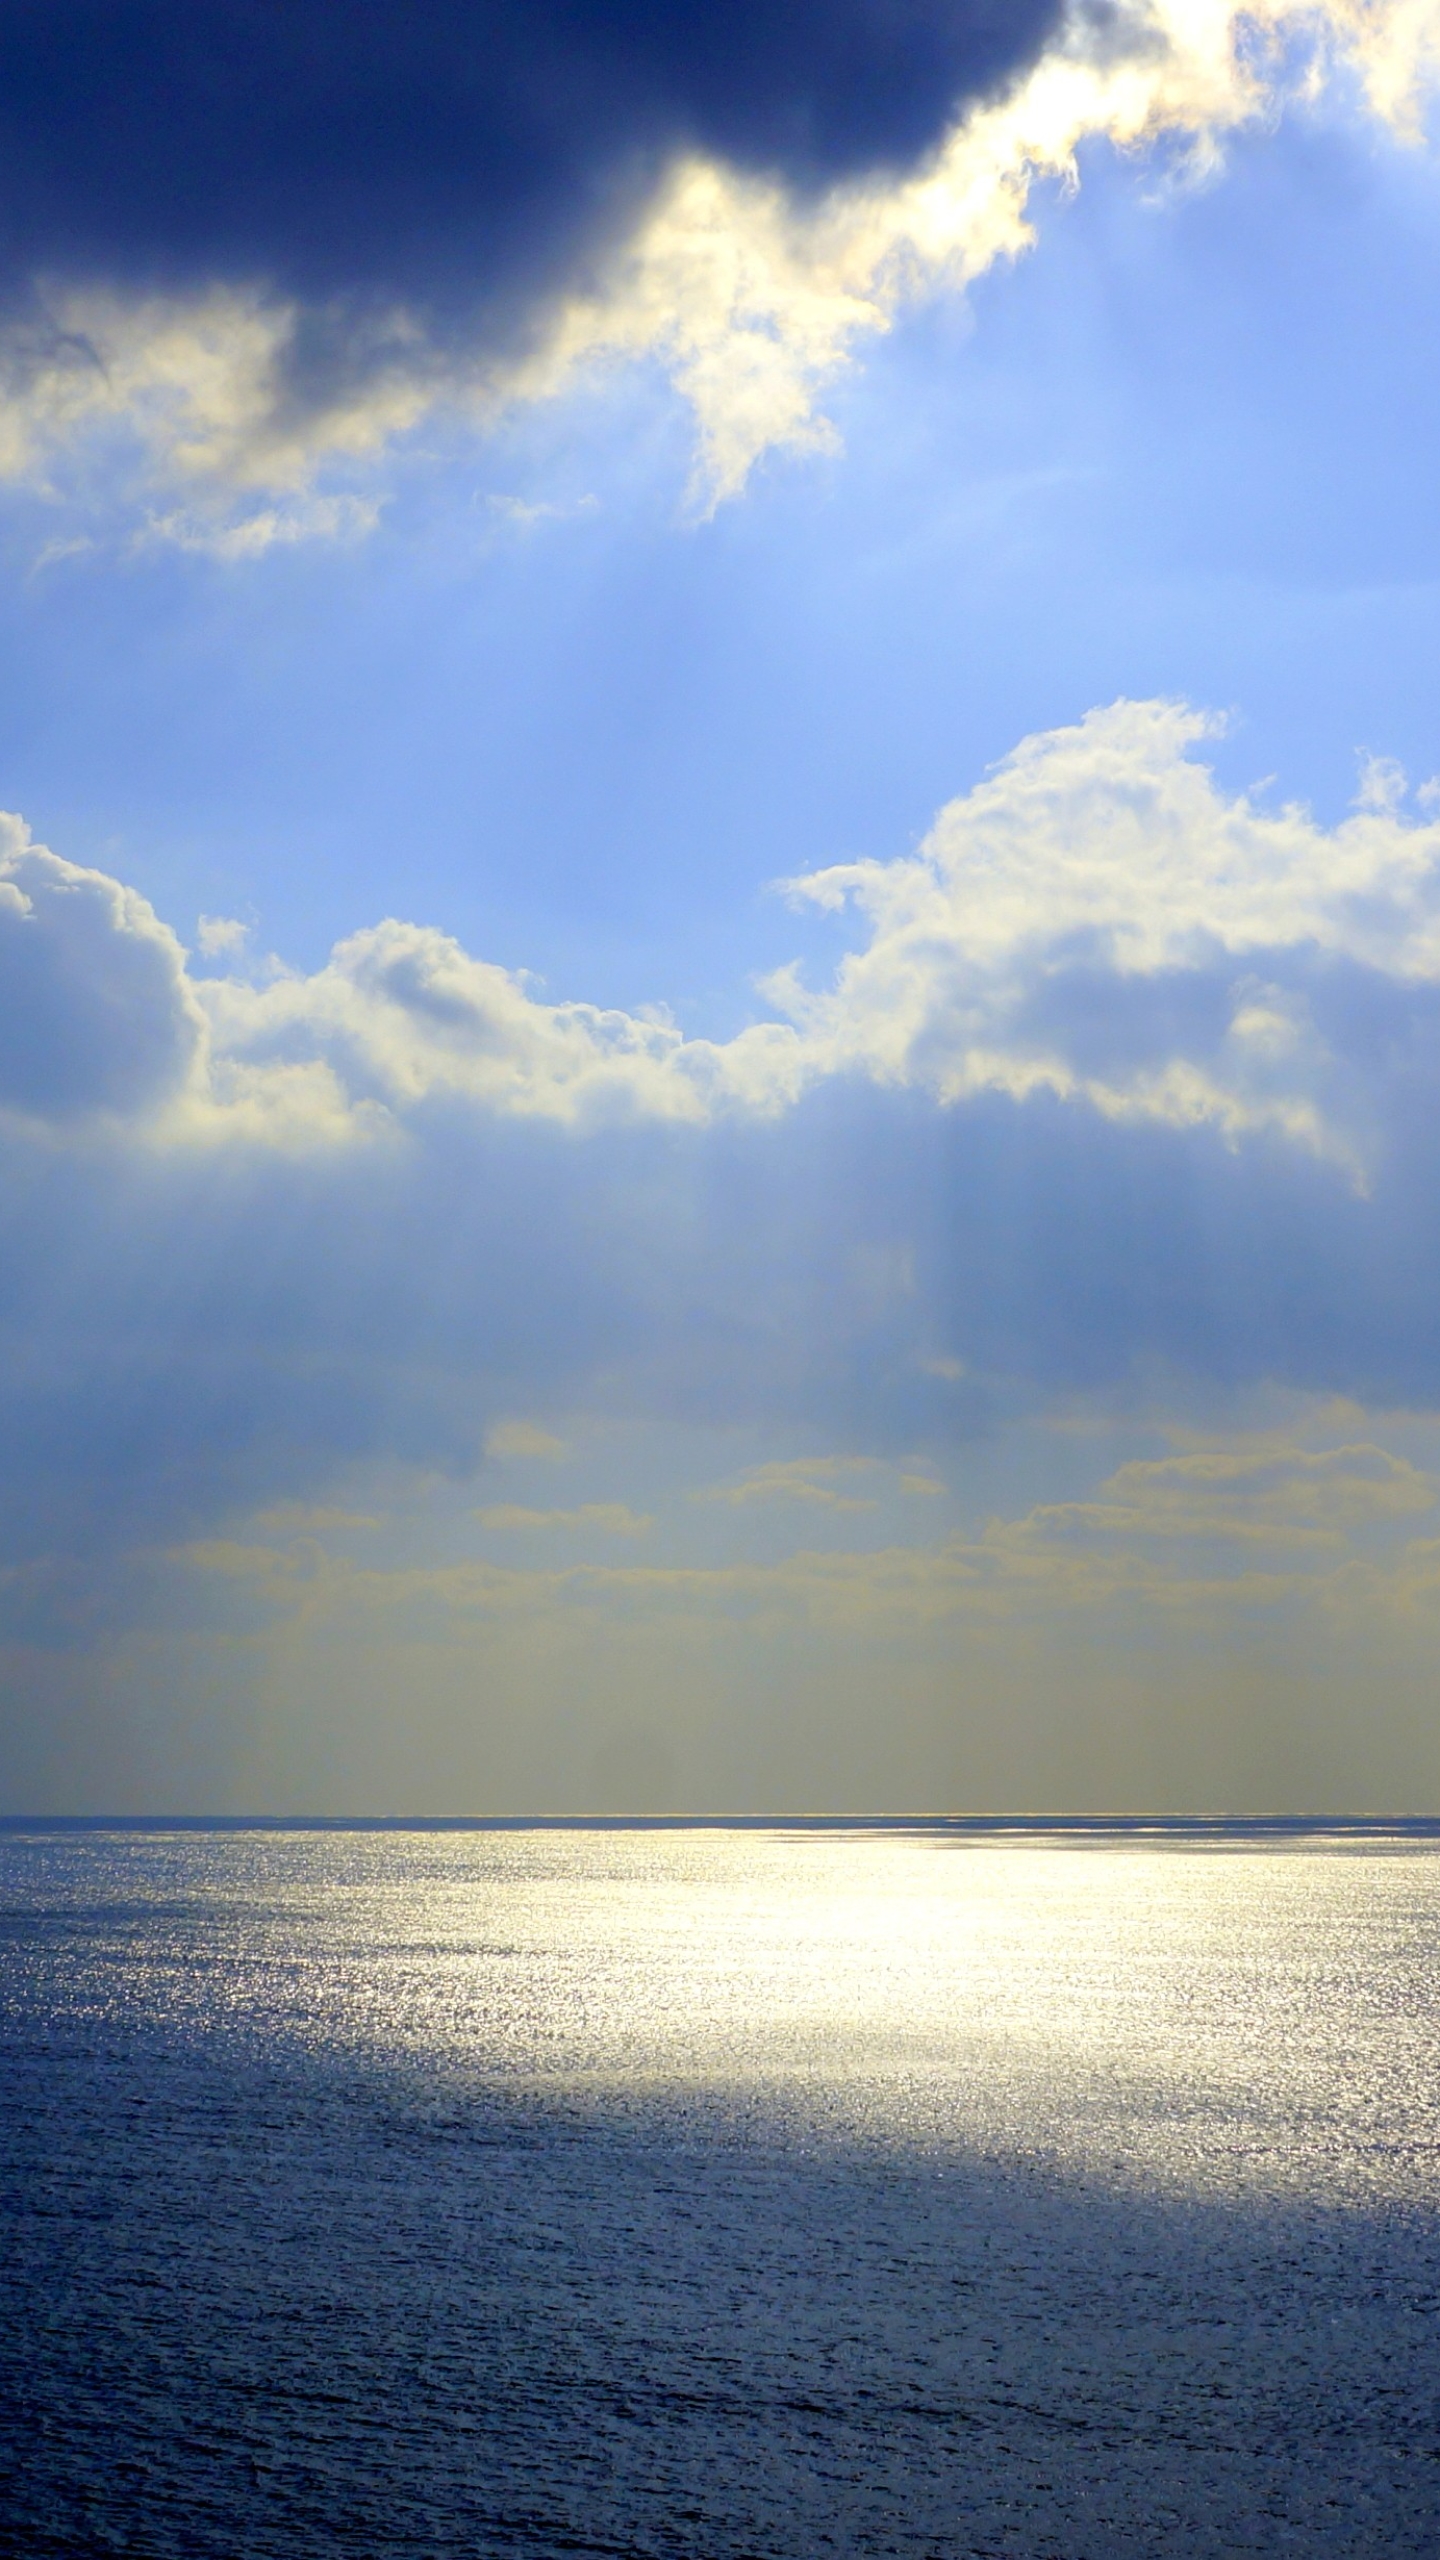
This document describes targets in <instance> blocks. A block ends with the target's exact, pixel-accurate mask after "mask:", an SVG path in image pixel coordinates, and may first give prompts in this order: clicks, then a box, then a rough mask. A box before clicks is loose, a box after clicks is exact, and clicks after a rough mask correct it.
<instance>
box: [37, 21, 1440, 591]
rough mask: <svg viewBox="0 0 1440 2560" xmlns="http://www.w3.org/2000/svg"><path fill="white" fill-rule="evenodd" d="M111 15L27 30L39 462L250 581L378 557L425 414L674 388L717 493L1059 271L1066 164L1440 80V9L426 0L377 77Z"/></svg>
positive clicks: (297, 30)
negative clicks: (393, 493) (467, 6)
mask: <svg viewBox="0 0 1440 2560" xmlns="http://www.w3.org/2000/svg"><path fill="white" fill-rule="evenodd" d="M78 9H79V0H72V5H71V6H70V7H69V8H62V9H58V10H55V11H52V12H46V13H45V15H44V21H43V24H44V33H43V35H42V34H41V32H40V29H41V24H42V21H41V19H40V17H39V16H38V15H37V14H36V13H32V12H30V11H18V10H16V9H13V8H12V9H11V10H10V12H9V13H8V18H7V17H3V16H0V96H7V97H8V100H9V104H8V108H7V110H6V113H8V117H9V121H10V127H11V131H10V137H9V148H8V149H7V151H6V152H5V153H4V154H3V155H0V158H3V164H4V166H5V168H6V172H7V176H6V181H5V183H6V184H7V185H8V188H9V193H10V205H9V220H10V230H9V238H10V240H11V243H12V247H11V256H12V260H13V261H14V262H15V263H14V276H15V294H12V317H11V319H10V321H9V322H8V324H7V325H6V326H5V328H4V330H3V332H0V335H3V348H0V374H3V377H4V381H5V384H6V398H5V401H4V404H3V407H0V471H3V472H5V473H7V474H8V475H9V476H11V477H12V478H14V477H19V478H27V479H29V480H30V481H31V482H32V483H38V484H40V485H47V484H48V485H50V486H51V487H54V488H57V489H58V487H59V486H60V482H61V481H62V480H63V476H64V468H65V464H66V457H67V456H72V457H73V456H75V455H77V454H80V453H84V452H87V451H90V450H91V449H92V448H93V447H94V445H95V442H96V440H97V439H99V440H100V441H101V442H102V443H103V442H105V441H106V440H108V442H109V444H110V445H111V446H112V447H117V439H118V447H117V450H119V451H121V452H123V450H124V449H125V448H126V447H128V449H129V450H130V452H131V455H132V459H133V464H134V472H135V474H136V475H138V476H137V477H136V479H135V486H134V487H133V488H132V490H131V492H130V500H129V503H131V504H132V506H138V507H139V510H140V515H141V521H142V523H143V524H146V525H148V527H149V530H150V532H151V533H152V535H160V536H165V537H168V538H171V539H175V540H178V541H181V542H182V543H184V544H186V545H187V546H189V547H192V548H194V547H202V548H208V549H210V550H213V551H216V552H217V553H219V554H220V556H222V557H224V556H228V557H236V558H239V557H244V556H248V555H250V554H253V553H255V552H258V551H260V550H262V549H264V548H265V547H266V546H267V545H268V544H269V543H271V542H274V541H287V542H289V541H296V540H300V539H305V538H310V537H313V536H325V535H329V536H332V537H333V536H336V535H354V534H355V533H356V532H359V531H362V530H363V529H364V527H365V525H366V523H368V522H370V521H373V516H374V505H375V502H374V500H373V499H371V498H366V497H364V496H363V494H362V495H358V496H357V494H356V493H355V492H354V491H353V490H348V489H346V488H343V487H342V488H339V489H333V488H332V489H330V490H328V491H325V490H320V491H317V489H316V485H315V484H316V483H317V481H321V480H326V479H333V478H334V476H335V475H336V474H337V473H338V474H339V475H340V477H341V478H342V480H343V478H344V476H345V475H346V474H347V473H348V474H351V475H353V474H354V473H355V472H356V471H357V470H359V471H362V472H366V471H373V468H374V466H375V465H376V463H377V462H378V461H379V459H380V457H381V456H382V455H383V454H384V452H385V450H386V448H387V447H388V446H390V445H391V444H392V443H393V442H394V441H395V440H396V439H397V438H403V437H405V436H406V435H407V434H409V433H410V432H411V431H412V430H414V429H415V428H416V427H417V426H418V425H420V423H421V422H422V421H429V422H430V424H431V425H432V426H436V425H443V424H445V423H446V422H447V421H448V423H449V426H450V427H451V429H452V430H455V431H459V432H465V433H473V432H475V431H476V430H477V429H483V428H484V427H485V426H486V425H488V424H489V423H491V422H493V421H494V419H495V418H496V417H497V416H498V415H500V414H502V413H503V412H504V411H505V410H506V409H507V408H509V407H511V406H513V405H514V404H515V403H517V402H521V403H523V402H529V401H533V400H537V399H549V398H553V397H555V396H557V395H559V394H561V393H563V392H566V391H568V390H570V389H573V388H574V387H575V386H576V385H577V383H581V382H585V381H589V380H592V379H594V378H595V377H596V375H597V374H603V373H604V372H605V371H607V370H608V369H612V368H613V367H615V366H616V365H623V364H631V363H635V362H646V363H657V362H658V363H659V364H660V365H661V366H662V367H663V368H664V369H665V370H666V371H667V372H668V374H669V376H670V377H671V379H672V380H673V382H674V383H675V385H676V387H677V389H678V391H679V392H680V394H681V396H682V397H683V398H684V399H685V400H686V401H687V402H688V403H689V405H690V407H691V409H692V411H693V413H694V417H695V421H696V430H697V454H696V470H695V479H694V484H693V489H692V497H693V500H694V503H695V504H696V506H697V507H699V508H701V509H704V508H706V507H709V506H712V505H714V504H715V503H717V502H718V501H719V500H721V499H723V498H725V497H728V496H731V495H733V494H734V493H735V492H736V491H738V490H739V489H740V488H741V487H742V486H743V484H744V482H745V480H746V477H747V476H748V474H749V472H750V471H751V469H752V468H753V466H754V464H755V463H756V461H757V460H758V459H759V457H760V456H761V455H762V454H764V453H766V452H767V451H770V450H772V449H782V450H784V449H789V450H792V451H801V452H803V451H806V450H816V449H824V448H825V447H826V446H828V445H829V444H831V443H833V441H834V438H833V432H832V430H831V428H830V426H829V424H828V422H827V421H826V419H825V417H824V414H823V410H822V408H821V405H820V403H821V401H822V399H823V394H824V389H825V386H826V384H827V383H829V382H830V381H831V380H832V379H833V378H834V377H835V375H836V374H837V372H838V371H840V370H841V369H843V367H844V366H845V365H846V364H848V363H849V362H851V361H852V360H853V357H854V355H855V353H856V351H857V350H858V349H860V348H863V346H864V344H865V343H866V341H867V340H868V339H870V338H873V337H874V335H875V334H876V333H878V332H882V331H884V330H885V329H887V328H889V327H890V326H891V325H892V323H893V321H894V319H895V317H896V315H897V313H898V312H899V311H901V310H902V309H903V308H905V307H906V306H907V305H910V304H912V303H914V302H915V301H916V300H917V299H920V298H922V297H924V296H926V295H930V294H934V293H937V292H958V291H963V290H964V289H965V287H966V286H967V285H968V284H969V283H971V282H972V281H973V280H974V279H975V278H976V277H977V276H979V275H981V274H983V273H984V272H985V271H986V270H987V269H988V268H990V267H992V266H993V265H994V264H995V262H996V261H997V260H998V259H1002V258H1008V257H1014V256H1016V255H1018V254H1020V253H1021V252H1022V251H1024V250H1025V249H1026V248H1028V247H1029V246H1030V245H1031V241H1032V237H1033V234H1032V231H1031V228H1030V225H1029V221H1028V214H1027V207H1028V204H1029V200H1030V196H1031V193H1032V191H1033V188H1034V186H1035V184H1036V182H1037V180H1041V179H1047V178H1048V179H1059V180H1061V181H1063V182H1065V183H1069V184H1073V183H1075V182H1076V179H1077V172H1078V165H1079V164H1078V159H1077V154H1079V153H1080V151H1081V149H1082V147H1083V146H1084V145H1085V144H1086V143H1088V142H1091V141H1096V140H1105V141H1108V142H1110V143H1111V144H1113V145H1115V146H1117V147H1118V148H1120V149H1123V150H1136V149H1140V148H1149V147H1151V146H1156V145H1163V146H1166V147H1170V148H1173V149H1175V150H1178V151H1179V152H1180V153H1181V154H1182V156H1184V157H1186V158H1188V162H1189V165H1190V166H1191V167H1192V168H1195V169H1204V168H1210V167H1214V166H1216V165H1218V161H1219V158H1220V155H1221V151H1222V148H1223V144H1224V141H1225V138H1226V136H1227V135H1229V134H1230V133H1232V132H1234V131H1236V130H1238V129H1240V128H1241V127H1244V126H1246V125H1248V124H1253V123H1254V122H1255V121H1256V120H1257V119H1260V118H1263V117H1265V116H1267V115H1270V114H1272V113H1274V112H1275V110H1276V109H1277V107H1278V106H1279V105H1280V104H1282V103H1284V102H1285V101H1286V100H1287V99H1295V98H1305V97H1312V96H1313V95H1314V94H1315V92H1316V89H1317V86H1318V85H1323V84H1324V82H1325V81H1326V79H1328V78H1330V77H1331V76H1332V75H1335V76H1338V77H1340V78H1342V79H1343V80H1344V81H1346V82H1348V84H1349V85H1350V87H1351V88H1352V89H1354V90H1357V91H1358V94H1359V95H1360V97H1361V98H1362V99H1363V101H1364V102H1365V104H1366V106H1367V108H1368V111H1369V112H1370V113H1371V114H1373V115H1374V116H1376V117H1378V118H1379V119H1380V120H1381V121H1382V122H1383V123H1384V124H1386V125H1387V126H1388V127H1389V128H1390V129H1391V130H1392V131H1394V132H1396V133H1397V134H1400V135H1402V136H1405V135H1412V134H1414V133H1416V132H1418V129H1419V123H1420V117H1421V113H1422V109H1423V105H1424V101H1425V99H1426V97H1427V95H1428V92H1429V88H1430V86H1431V84H1432V82H1433V79H1434V75H1435V71H1436V67H1437V63H1440V14H1437V11H1436V9H1435V7H1434V6H1433V5H1431V0H1367V5H1361V4H1360V0H1265V5H1261V6H1259V7H1252V8H1245V9H1241V8H1238V7H1231V6H1228V5H1218V6H1213V7H1212V6H1209V5H1205V6H1200V5H1197V4H1196V0H1120V4H1119V5H1118V6H1114V7H1107V8H1104V9H1097V8H1092V7H1090V6H1089V5H1087V0H1072V5H1071V6H1069V7H1068V8H1065V9H1063V10H1060V11H1056V10H1055V9H1053V8H1052V7H1050V6H1049V5H1048V0H1034V5H1025V6H1021V7H1018V8H1017V7H1014V6H1011V7H1007V8H1006V9H1004V10H1000V9H998V8H996V7H993V6H991V5H986V4H985V0H973V5H970V6H965V5H961V4H960V0H911V5H909V6H908V7H905V8H901V9H897V10H886V11H882V12H876V11H874V10H871V9H868V8H864V7H862V6H859V5H857V6H854V7H853V8H852V7H850V6H848V5H844V4H843V0H840V4H839V5H837V0H826V6H825V7H824V8H823V9H821V8H820V7H819V6H818V5H816V6H813V7H812V6H811V5H808V0H807V5H803V6H800V7H797V8H792V9H789V10H786V11H780V12H777V11H775V10H773V9H764V8H761V7H760V6H759V5H758V0H757V4H756V5H755V6H753V7H752V6H750V5H749V0H746V5H743V6H740V7H737V8H732V9H729V10H727V11H726V12H725V13H724V17H723V21H722V20H721V19H720V18H717V17H715V16H714V14H713V13H711V12H707V11H695V10H685V9H681V8H680V7H678V6H675V7H673V8H665V9H661V10H658V11H656V10H652V11H646V12H644V13H635V14H634V15H633V16H632V15H631V14H630V13H628V12H624V11H621V12H618V13H617V12H615V11H613V10H607V11H605V12H603V13H602V12H599V11H596V12H593V13H592V12H590V11H588V10H586V9H578V10H576V9H570V10H567V11H564V12H563V13H561V12H556V13H555V14H554V15H553V16H552V14H551V13H550V12H549V11H548V10H546V9H543V8H538V7H527V8H526V9H525V11H524V12H523V13H521V12H519V11H518V10H517V11H511V10H508V9H506V8H504V7H502V6H499V5H498V0H497V5H496V6H494V7H492V9H491V10H490V11H489V12H488V14H487V17H486V20H485V23H484V27H483V33H482V31H481V29H480V27H479V26H478V25H477V22H476V20H475V17H474V13H473V11H461V10H460V9H459V7H458V5H456V6H455V7H453V8H452V7H444V8H442V7H439V6H434V5H432V6H431V7H430V8H429V9H427V10H425V11H420V12H417V11H416V10H414V9H405V10H404V11H401V10H400V9H399V8H398V5H395V0H385V5H380V6H376V7H374V8H372V9H370V10H368V11H367V13H366V19H365V24H364V29H363V32H362V31H361V30H360V29H359V28H358V27H357V28H353V29H351V30H350V31H349V32H348V34H347V41H346V45H345V48H344V50H343V53H342V52H340V51H338V50H337V47H336V45H335V42H334V34H333V27H334V22H333V18H332V17H331V16H330V15H329V14H328V13H326V12H324V11H323V10H322V8H321V6H320V0H310V5H308V6H300V5H296V6H295V7H293V8H290V9H287V10H285V11H276V12H271V13H267V14H266V15H265V16H264V17H263V18H257V16H256V14H255V13H254V12H253V11H249V12H246V13H245V17H244V21H243V24H234V23H232V22H231V19H230V17H229V14H228V12H227V11H225V10H223V9H221V10H210V11H207V12H206V13H205V15H204V17H203V19H202V20H201V21H200V22H198V23H197V21H196V19H195V17H194V13H193V12H189V11H187V12H185V13H184V23H183V28H179V29H177V30H176V31H175V32H174V35H173V40H171V41H168V42H167V41H166V40H165V23H166V18H167V11H166V9H165V8H164V7H161V8H159V9H156V8H155V7H153V6H152V7H149V8H147V9H144V10H141V9H139V7H138V5H137V6H136V7H134V8H131V7H128V6H126V7H120V8H117V9H114V10H112V11H110V12H109V13H108V14H107V24H106V28H105V30H104V33H103V36H102V34H101V31H100V30H99V29H98V28H97V26H96V25H95V23H94V22H93V16H92V15H91V14H90V13H86V14H85V24H84V31H83V36H82V34H81V31H80V29H79V27H78V26H76V27H73V28H72V29H71V38H72V40H69V41H67V39H66V37H65V35H64V33H63V30H64V29H65V27H66V23H67V20H69V19H71V18H72V17H73V16H75V15H76V13H77V11H78ZM722 24H723V27H724V36H723V41H722V40H721V39H720V37H719V34H718V30H719V28H720V26H721V25H722ZM112 49H113V53H114V71H113V77H112V76H111V74H110V73H109V72H107V71H106V68H105V66H106V65H107V64H109V63H110V62H111V57H112ZM7 59H8V68H9V71H10V75H11V76H10V79H9V82H8V85H7V83H6V82H5V79H4V74H5V71H6V68H7ZM222 63H223V77H222V76H218V67H219V66H220V65H221V64H222ZM267 66H268V67H267ZM16 295H18V296H19V298H18V299H16V298H15V297H16ZM116 467H117V468H119V467H120V466H119V464H118V463H117V466H116ZM57 475H58V476H57ZM122 477H123V473H122ZM157 499H158V500H159V503H157ZM277 500H278V501H281V503H277Z"/></svg>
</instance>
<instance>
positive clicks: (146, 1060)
mask: <svg viewBox="0 0 1440 2560" xmlns="http://www.w3.org/2000/svg"><path fill="white" fill-rule="evenodd" d="M204 1043H205V1022H204V1016H203V1014H202V1012H201V1010H200V1007H199V1004H198V1003H197V1001H196V995H195V990H194V987H193V986H192V985H191V983H190V981H189V979H188V978H187V976H186V972H185V955H184V952H183V950H182V948H181V946H180V943H179V942H178V940H177V939H176V937H175V935H174V934H173V933H172V932H171V931H170V928H169V927H168V925H164V924H162V923H161V921H160V919H159V917H158V916H157V915H156V914H155V911H154V909H153V908H152V907H151V906H150V904H149V902H148V901H147V900H146V899H144V898H142V897H140V896H139V895H138V893H137V892H136V891H135V890H133V889H127V888H124V887H122V885H121V883H120V882H119V881H118V880H112V879H110V878H108V877H107V876H106V874H105V873H104V872H100V871H86V870H82V869H81V868H80V867H79V866H78V865H77V864H75V863H73V862H64V861H62V860H61V859H60V858H59V857H58V855H56V854H53V853H49V852H47V851H46V850H45V848H44V847H43V846H40V845H35V844H32V843H31V841H30V837H29V833H28V830H27V829H26V828H25V827H24V825H23V824H22V823H21V821H20V820H19V819H18V818H14V817H9V816H5V815H0V1111H4V1112H8V1113H14V1114H17V1115H19V1116H20V1117H21V1118H22V1119H24V1120H27V1121H29V1122H31V1123H34V1124H42V1125H48V1126H50V1127H52V1128H57V1129H66V1128H73V1127H75V1126H76V1125H78V1124H83V1123H85V1122H87V1121H92V1120H96V1119H102V1118H133V1117H136V1116H138V1115H142V1114H149V1113H154V1112H156V1111H157V1110H159V1109H160V1108H162V1107H163V1106H164V1105H166V1104H168V1103H171V1102H172V1101H173V1100H174V1099H175V1097H176V1096H177V1095H178V1094H180V1093H181V1092H183V1091H184V1090H185V1088H186V1087H187V1085H188V1084H189V1083H190V1081H191V1079H192V1077H193V1076H194V1074H195V1072H196V1070H197V1068H198V1067H199V1065H200V1063H201V1059H202V1054H203V1050H204Z"/></svg>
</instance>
